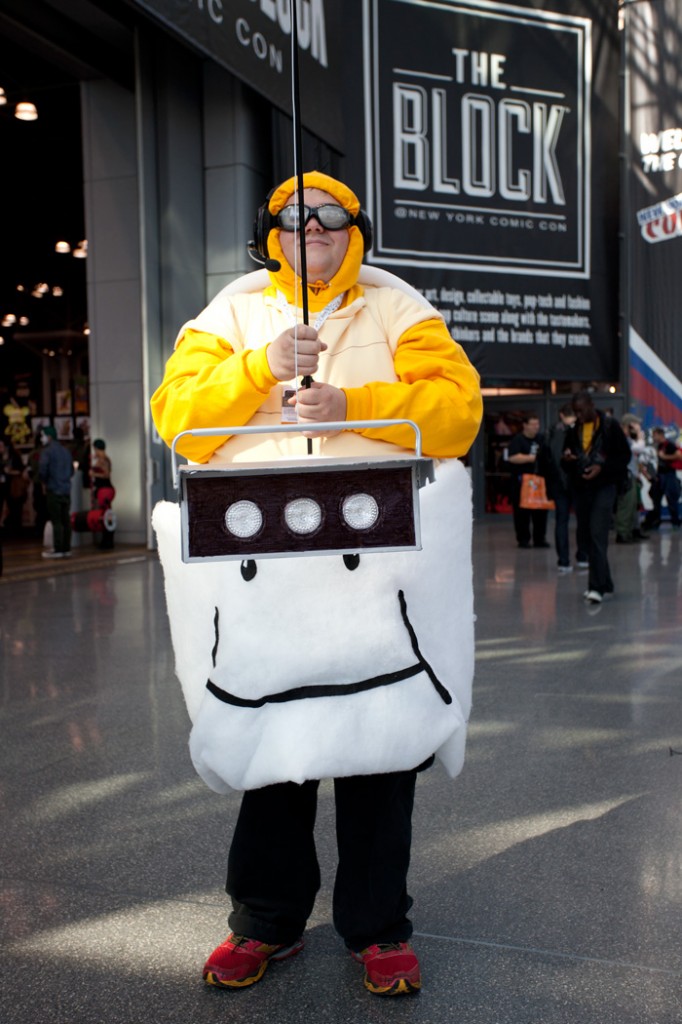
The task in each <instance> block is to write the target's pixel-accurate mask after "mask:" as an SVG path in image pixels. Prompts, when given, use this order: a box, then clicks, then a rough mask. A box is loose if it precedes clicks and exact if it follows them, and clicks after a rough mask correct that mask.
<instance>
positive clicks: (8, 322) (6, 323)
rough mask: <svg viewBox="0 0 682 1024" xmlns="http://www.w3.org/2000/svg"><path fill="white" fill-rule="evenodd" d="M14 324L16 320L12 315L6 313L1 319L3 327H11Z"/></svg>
mask: <svg viewBox="0 0 682 1024" xmlns="http://www.w3.org/2000/svg"><path fill="white" fill-rule="evenodd" d="M16 322H17V318H16V317H15V315H14V313H6V314H5V316H4V317H3V318H2V326H3V327H12V325H13V324H15V323H16Z"/></svg>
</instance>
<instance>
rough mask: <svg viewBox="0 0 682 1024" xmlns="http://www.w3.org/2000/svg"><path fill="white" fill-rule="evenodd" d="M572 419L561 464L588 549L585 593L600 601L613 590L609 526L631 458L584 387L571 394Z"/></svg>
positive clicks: (617, 429) (609, 419) (620, 432)
mask: <svg viewBox="0 0 682 1024" xmlns="http://www.w3.org/2000/svg"><path fill="white" fill-rule="evenodd" d="M572 405H573V411H574V413H575V415H576V422H575V425H574V426H573V427H571V428H570V429H569V430H568V432H567V434H566V449H565V451H564V464H565V465H566V468H567V470H568V472H569V473H570V477H571V481H572V487H573V493H574V497H575V511H576V518H577V520H578V546H579V547H580V548H581V549H583V550H587V551H588V553H589V563H590V564H589V579H588V585H587V590H586V591H585V592H584V594H583V597H584V598H585V599H586V600H587V601H589V602H590V603H591V604H601V602H602V601H603V599H604V595H605V594H612V593H613V590H614V587H613V579H612V577H611V568H610V566H609V560H608V545H609V528H610V525H611V517H612V515H613V509H614V506H615V503H616V495H617V493H618V489H619V487H620V486H621V485H622V483H623V481H624V479H625V475H626V472H627V466H628V462H629V461H630V448H629V446H628V443H627V441H626V440H625V435H624V433H623V430H622V428H621V426H620V424H619V423H618V421H617V420H616V419H614V418H613V417H612V416H604V415H602V413H600V412H598V411H597V409H596V408H595V406H594V402H593V401H592V396H591V395H590V394H589V392H587V391H580V392H578V394H576V395H574V397H573V401H572Z"/></svg>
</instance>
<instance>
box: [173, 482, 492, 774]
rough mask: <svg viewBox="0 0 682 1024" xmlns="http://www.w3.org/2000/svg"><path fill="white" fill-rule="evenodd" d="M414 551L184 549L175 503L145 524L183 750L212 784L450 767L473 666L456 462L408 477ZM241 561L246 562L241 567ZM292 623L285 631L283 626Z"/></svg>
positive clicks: (466, 530) (465, 487)
mask: <svg viewBox="0 0 682 1024" xmlns="http://www.w3.org/2000/svg"><path fill="white" fill-rule="evenodd" d="M420 496H421V519H422V543H423V549H422V550H421V551H418V552H416V551H410V552H405V553H399V554H394V553H385V554H370V555H362V556H361V557H360V560H359V564H358V565H357V567H356V568H354V569H349V568H348V567H347V564H346V562H345V561H344V559H343V558H342V557H341V556H340V555H336V556H322V557H306V556H303V557H296V558H277V559H263V560H261V561H259V562H258V563H257V571H256V573H255V575H254V576H253V577H252V578H251V579H250V580H246V579H244V576H243V574H242V571H241V566H240V564H239V563H238V562H215V563H212V564H209V563H207V564H206V565H198V564H196V563H195V564H190V565H187V564H183V563H182V561H181V559H180V525H179V509H178V507H177V506H176V505H174V504H171V503H168V502H166V503H162V504H160V505H158V506H157V508H156V509H155V512H154V528H155V530H156V532H157V537H158V541H159V552H160V556H161V560H162V563H163V568H164V573H165V579H166V594H167V600H168V611H169V615H170V622H171V633H172V638H173V646H174V649H175V655H176V669H177V673H178V676H179V678H180V681H181V684H182V688H183V693H184V696H185V700H186V702H187V708H188V711H189V714H190V717H191V719H192V722H193V728H192V733H191V737H190V752H191V756H192V760H193V762H194V766H195V768H196V770H197V772H198V773H199V775H200V776H201V777H202V779H204V781H205V782H206V783H207V784H208V785H209V786H210V787H211V788H212V789H215V790H216V791H218V792H223V791H225V790H226V789H227V788H228V787H233V788H234V789H254V788H258V787H260V786H265V785H268V784H269V783H272V782H282V781H294V782H303V781H304V780H305V779H310V778H325V777H334V776H345V775H361V774H372V773H374V772H387V771H397V770H399V769H403V768H412V767H415V766H416V765H418V764H420V763H421V762H423V761H424V760H426V758H428V757H429V756H430V755H431V754H432V753H434V752H436V753H437V755H438V757H439V759H440V760H442V762H443V763H444V765H445V767H446V769H447V771H448V772H449V774H451V775H455V774H457V772H458V771H459V770H460V769H461V766H462V761H463V756H464V741H465V733H466V724H465V723H466V719H467V718H468V715H469V708H470V700H471V681H472V676H473V598H472V581H471V561H470V545H471V501H470V483H469V477H468V474H467V472H466V470H465V469H464V467H463V466H462V465H461V464H459V463H457V462H452V463H447V462H446V463H441V464H440V465H439V466H438V467H437V479H436V482H435V483H433V484H429V485H427V486H426V487H425V488H424V489H422V491H421V492H420ZM246 575H250V574H248V573H247V574H246ZM292 638H296V640H295V642H294V640H293V639H292Z"/></svg>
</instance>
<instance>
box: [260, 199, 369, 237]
mask: <svg viewBox="0 0 682 1024" xmlns="http://www.w3.org/2000/svg"><path fill="white" fill-rule="evenodd" d="M303 210H304V214H305V220H304V221H303V226H304V227H305V225H306V224H307V223H308V221H309V220H310V218H311V217H314V218H315V220H316V221H317V223H318V224H319V225H320V227H322V228H324V229H325V231H341V229H342V228H349V227H350V226H351V224H353V223H354V222H355V218H354V217H353V215H352V214H350V213H349V212H348V210H346V209H344V207H343V206H336V205H335V204H333V203H325V204H324V205H323V206H304V207H303ZM299 212H300V211H299V206H298V203H292V204H291V206H284V207H282V209H281V210H280V211H279V213H278V214H277V224H278V225H279V227H280V228H281V229H282V231H299V230H300V224H301V221H300V217H299Z"/></svg>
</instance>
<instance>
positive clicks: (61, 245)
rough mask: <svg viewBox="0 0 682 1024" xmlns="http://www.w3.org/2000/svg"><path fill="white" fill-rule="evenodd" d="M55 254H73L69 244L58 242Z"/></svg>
mask: <svg viewBox="0 0 682 1024" xmlns="http://www.w3.org/2000/svg"><path fill="white" fill-rule="evenodd" d="M54 251H55V252H71V246H70V245H69V243H68V242H57V244H56V245H55V247H54Z"/></svg>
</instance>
